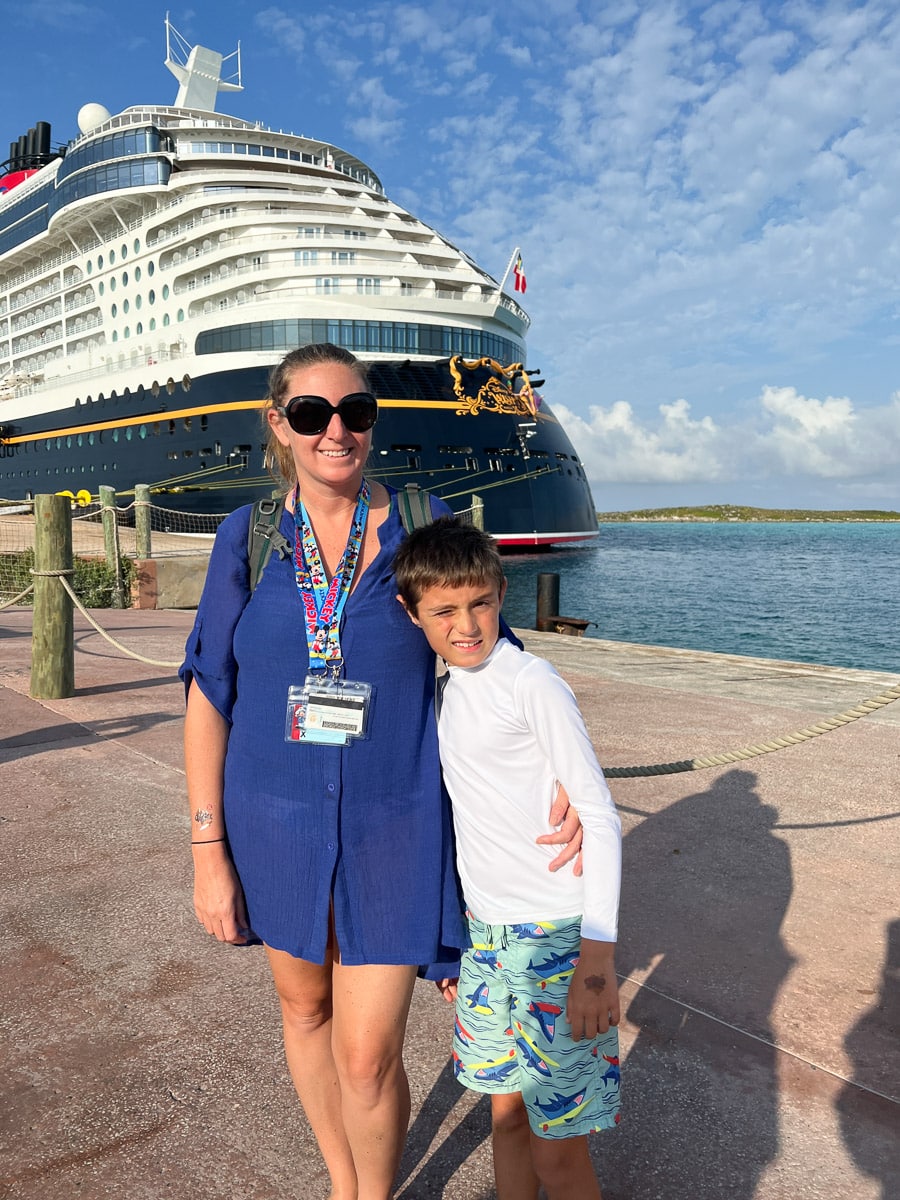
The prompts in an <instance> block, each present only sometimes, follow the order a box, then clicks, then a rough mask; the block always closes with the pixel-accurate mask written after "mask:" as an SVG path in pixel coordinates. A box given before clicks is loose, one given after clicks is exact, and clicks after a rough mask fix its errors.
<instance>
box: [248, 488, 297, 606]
mask: <svg viewBox="0 0 900 1200" xmlns="http://www.w3.org/2000/svg"><path fill="white" fill-rule="evenodd" d="M283 512H284V497H283V496H282V497H281V499H280V500H274V499H271V500H257V501H256V503H255V504H254V505H253V508H252V509H251V510H250V525H249V528H248V530H247V562H248V564H249V566H250V591H251V593H252V592H253V589H254V588H255V587H256V585H257V584H258V583H259V581H260V579H261V578H262V573H263V571H264V570H265V569H266V564H267V563H268V561H269V558H270V556H271V554H272V551H273V550H274V551H275V552H276V553H277V554H278V557H279V558H289V557H290V555H291V554H292V549H291V543H290V542H289V541H288V540H287V538H286V537H285V536H284V534H283V533H282V532H281V530H280V529H279V525H280V524H281V514H282V513H283Z"/></svg>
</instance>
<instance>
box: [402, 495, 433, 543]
mask: <svg viewBox="0 0 900 1200" xmlns="http://www.w3.org/2000/svg"><path fill="white" fill-rule="evenodd" d="M397 507H398V508H399V510H400V520H401V521H402V522H403V528H404V529H405V530H406V532H407V533H412V531H413V530H414V529H421V528H422V526H423V525H430V524H431V522H432V521H433V520H434V515H433V514H432V511H431V493H430V492H426V491H424V490H423V489H422V488H420V487H419V485H418V484H417V483H407V484H404V486H403V488H402V490H400V491H398V492H397Z"/></svg>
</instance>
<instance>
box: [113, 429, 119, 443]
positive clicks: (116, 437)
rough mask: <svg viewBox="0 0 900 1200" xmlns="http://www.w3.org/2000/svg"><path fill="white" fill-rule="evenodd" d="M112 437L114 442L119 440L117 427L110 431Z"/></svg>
mask: <svg viewBox="0 0 900 1200" xmlns="http://www.w3.org/2000/svg"><path fill="white" fill-rule="evenodd" d="M112 439H113V441H114V442H117V441H118V440H119V431H118V429H114V430H113V431H112Z"/></svg>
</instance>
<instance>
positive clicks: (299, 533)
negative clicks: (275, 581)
mask: <svg viewBox="0 0 900 1200" xmlns="http://www.w3.org/2000/svg"><path fill="white" fill-rule="evenodd" d="M368 515H369V485H368V484H367V483H366V481H365V480H363V481H362V484H361V486H360V489H359V494H358V495H357V497H356V510H355V512H354V513H353V520H352V522H351V524H350V535H349V537H348V538H347V545H346V546H345V548H344V553H343V554H342V555H341V561H340V562H339V563H338V565H337V570H336V571H335V573H334V576H333V578H332V580H331V583H330V584H329V583H328V581H327V577H326V575H325V568H324V567H323V565H322V556H321V555H320V554H319V547H318V545H317V544H316V536H315V534H314V533H313V530H312V525H311V524H310V521H309V517H308V515H307V512H306V509H305V508H304V506H303V501H302V500H301V499H300V494H299V489H295V491H294V529H295V541H294V571H295V574H296V576H297V590H298V591H299V593H300V603H301V604H302V605H303V615H304V619H305V621H306V644H307V646H308V647H309V669H310V671H311V672H313V673H315V674H325V672H326V671H328V672H330V673H331V674H332V675H333V676H334V678H337V676H338V675H339V673H340V669H341V663H342V661H343V660H342V658H341V640H340V633H339V626H340V622H341V615H342V613H343V611H344V605H345V604H346V603H347V597H348V595H349V594H350V585H351V583H352V582H353V573H354V571H355V570H356V564H357V562H358V561H359V551H360V547H361V546H362V539H363V533H364V531H365V528H366V520H367V518H368Z"/></svg>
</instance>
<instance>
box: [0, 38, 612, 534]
mask: <svg viewBox="0 0 900 1200" xmlns="http://www.w3.org/2000/svg"><path fill="white" fill-rule="evenodd" d="M166 47H167V54H166V66H167V67H168V68H169V69H170V70H171V72H172V73H173V74H174V75H175V77H176V79H177V80H178V83H179V87H178V93H177V96H176V99H175V104H174V106H172V107H157V106H149V105H140V106H135V107H131V108H127V109H125V110H124V111H123V112H121V113H119V114H118V115H112V114H110V113H109V112H108V111H107V110H106V109H105V108H104V107H103V106H102V105H100V104H99V103H94V102H91V103H86V104H85V105H84V106H83V107H82V108H81V110H80V111H79V113H78V116H77V124H78V128H79V130H80V132H79V134H78V136H76V137H75V138H73V139H72V140H71V141H69V142H68V143H67V144H65V145H58V146H57V147H56V148H54V147H53V145H52V138H51V129H50V127H49V125H47V124H46V123H43V122H38V123H36V124H35V126H34V127H33V128H31V129H29V130H28V131H27V133H25V134H23V135H21V136H20V137H19V138H18V139H17V140H16V141H14V142H12V143H11V145H10V156H9V161H8V162H7V163H6V164H5V165H4V166H3V167H0V500H6V501H21V500H26V499H30V498H32V497H33V496H34V495H36V494H39V493H42V492H69V493H71V494H72V495H73V496H82V497H84V496H86V495H87V494H90V495H91V496H95V495H96V494H97V492H98V489H99V487H100V486H101V485H107V486H111V487H113V488H115V489H116V492H117V493H118V494H120V495H123V496H124V495H127V493H128V492H130V491H132V490H133V488H134V486H135V484H138V483H141V484H149V485H150V487H151V492H152V494H153V497H154V503H156V504H158V505H160V506H162V507H168V508H170V509H178V510H183V511H185V512H196V513H224V512H228V511H231V510H232V509H233V508H235V507H237V506H238V505H241V504H245V503H247V502H248V501H250V500H252V499H255V498H257V497H258V496H262V495H269V494H271V491H272V487H273V483H272V479H271V477H270V476H269V474H268V472H267V469H266V463H265V455H264V449H263V435H262V426H261V421H260V408H261V405H262V403H263V398H264V396H265V394H266V389H267V380H268V373H269V370H270V369H271V367H272V365H273V364H274V363H276V362H277V361H278V360H279V359H280V357H281V356H282V355H283V354H284V353H285V352H287V351H288V350H291V349H293V348H295V347H296V346H299V345H303V344H305V343H308V342H322V341H329V342H335V343H337V344H339V345H342V346H346V347H347V348H348V349H349V350H351V351H352V352H353V353H354V354H356V355H357V356H358V357H359V358H361V359H363V360H364V361H365V362H366V363H367V364H368V366H369V370H370V376H371V382H372V388H373V391H374V392H375V393H376V395H377V396H378V398H379V418H378V423H377V425H376V426H375V430H374V441H373V452H372V456H373V461H372V464H371V470H370V472H369V473H370V475H372V476H375V477H377V478H380V479H382V480H384V481H385V482H388V483H392V484H395V485H397V486H400V485H402V484H404V483H406V482H414V483H418V484H420V485H421V486H422V487H424V488H427V489H428V490H429V491H432V492H434V493H435V494H436V495H438V496H441V497H443V498H444V499H446V501H447V502H448V503H449V504H450V506H451V507H452V508H453V509H455V510H456V511H462V510H464V509H466V508H468V507H470V506H471V505H472V504H473V500H472V497H473V496H475V497H477V498H478V500H477V501H476V502H475V503H480V504H481V505H482V506H483V514H484V523H485V528H486V529H488V530H489V531H490V532H491V533H492V534H493V535H494V537H495V538H496V539H497V540H498V542H499V543H500V544H501V545H502V546H506V547H539V546H547V545H551V544H554V543H561V542H566V541H573V540H582V539H587V538H593V537H595V536H596V535H597V519H596V512H595V508H594V502H593V499H592V496H591V491H590V486H589V484H588V480H587V477H586V475H585V471H584V467H583V465H582V463H581V461H580V459H579V457H578V455H577V454H576V452H575V450H574V449H573V447H572V444H571V442H570V441H569V438H568V437H567V435H566V433H565V431H564V430H563V428H562V426H561V425H560V424H559V422H558V421H557V419H556V417H555V416H554V415H553V412H552V410H551V408H550V406H549V405H548V404H547V403H546V402H545V401H544V400H543V398H542V396H541V394H540V390H539V389H540V388H541V387H542V386H544V380H542V379H538V378H536V375H537V372H536V371H535V370H530V369H529V368H528V367H527V366H526V361H527V357H526V335H527V332H528V327H529V323H530V322H529V317H528V315H527V313H526V312H525V310H524V308H523V307H522V305H521V304H520V303H519V298H521V296H522V294H523V293H524V288H525V278H524V274H522V271H521V259H520V257H519V256H518V252H516V253H515V254H514V255H513V258H512V259H510V266H509V267H508V269H507V272H506V275H505V276H504V277H502V278H501V279H500V281H499V282H498V280H497V279H495V278H494V277H493V276H491V275H489V274H488V273H487V272H486V271H485V270H483V269H482V268H481V267H479V266H478V265H477V264H476V263H475V262H473V261H472V259H471V258H470V257H469V256H468V255H467V254H466V253H465V252H463V251H461V250H459V249H457V247H455V246H454V245H452V244H451V243H450V242H449V241H447V239H446V238H444V237H442V236H441V235H440V234H439V233H437V232H436V231H435V230H434V229H431V228H430V227H429V226H427V225H425V224H424V223H423V222H422V221H420V220H418V219H417V218H416V217H415V216H413V215H412V214H411V213H409V212H407V211H405V210H404V209H403V208H402V207H400V206H399V205H398V204H396V203H394V202H393V201H392V200H390V199H389V198H388V197H387V196H386V195H385V192H384V188H383V187H382V184H381V181H380V180H379V178H378V176H377V175H376V174H375V173H374V171H373V170H372V169H371V168H370V167H368V166H367V165H366V164H365V163H364V162H362V161H361V160H360V159H358V158H356V157H354V156H353V155H352V154H348V153H347V152H346V151H344V150H341V149H339V148H338V147H337V146H334V145H330V144H328V143H325V142H321V141H318V140H316V139H314V138H311V137H306V136H302V135H295V134H287V133H282V132H275V131H274V130H271V129H268V128H265V127H264V126H263V125H261V124H259V123H252V122H248V121H244V120H239V119H237V118H234V117H229V116H225V115H222V114H220V113H217V112H216V104H217V100H218V97H219V94H220V93H222V92H229V91H235V90H240V89H241V87H242V83H241V70H240V48H239V47H238V49H237V51H235V53H234V54H232V55H228V56H223V55H221V54H218V53H216V52H214V51H212V50H209V49H206V48H205V47H203V46H193V47H192V46H189V45H188V44H187V43H186V42H185V41H184V39H183V38H181V36H180V35H179V34H178V33H177V31H176V30H175V29H174V28H173V27H172V26H171V25H170V24H169V22H168V21H167V22H166Z"/></svg>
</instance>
